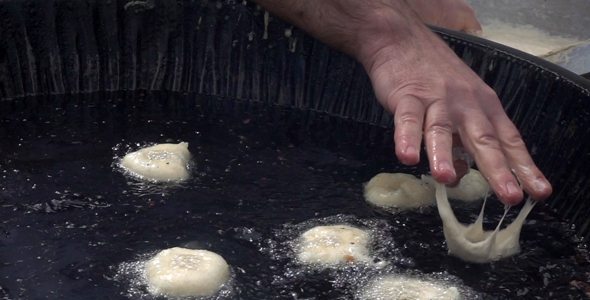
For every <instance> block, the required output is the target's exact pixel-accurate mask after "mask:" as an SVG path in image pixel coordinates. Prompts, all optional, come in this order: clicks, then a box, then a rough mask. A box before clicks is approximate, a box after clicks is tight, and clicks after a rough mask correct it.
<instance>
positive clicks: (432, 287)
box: [360, 276, 461, 300]
mask: <svg viewBox="0 0 590 300" xmlns="http://www.w3.org/2000/svg"><path fill="white" fill-rule="evenodd" d="M360 298H361V300H460V299H461V294H460V293H459V290H458V289H457V288H456V287H450V288H447V287H445V286H442V285H439V284H436V283H433V282H429V281H422V280H418V279H413V278H408V277H403V276H387V277H382V278H378V279H377V280H374V281H373V282H371V283H370V284H369V285H368V286H367V287H366V288H365V289H364V290H363V292H362V294H361V297H360Z"/></svg>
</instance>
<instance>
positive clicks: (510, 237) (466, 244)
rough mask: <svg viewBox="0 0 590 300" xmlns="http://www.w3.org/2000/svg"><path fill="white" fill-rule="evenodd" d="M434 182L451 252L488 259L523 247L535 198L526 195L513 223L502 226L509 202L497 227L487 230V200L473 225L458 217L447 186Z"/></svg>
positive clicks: (472, 259)
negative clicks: (521, 241)
mask: <svg viewBox="0 0 590 300" xmlns="http://www.w3.org/2000/svg"><path fill="white" fill-rule="evenodd" d="M435 185H436V204H437V207H438V213H439V215H440V217H441V219H442V221H443V232H444V235H445V240H446V241H447V246H448V248H449V254H451V255H454V256H456V257H458V258H461V259H463V260H465V261H469V262H475V263H485V262H489V261H493V260H497V259H500V258H503V257H508V256H511V255H514V254H516V253H518V252H519V251H520V244H519V239H520V230H521V229H522V225H523V223H524V220H525V219H526V217H527V215H528V214H529V213H530V212H531V210H532V209H533V207H534V206H535V203H536V202H533V201H532V200H530V199H527V200H526V203H525V204H524V206H523V207H522V209H521V210H520V213H519V214H518V216H517V217H516V219H515V220H514V221H513V222H512V224H510V225H509V226H508V227H506V228H505V229H503V230H499V229H500V225H501V224H502V221H503V220H504V217H506V213H507V212H508V209H509V207H508V206H507V207H506V210H505V211H504V215H503V216H502V219H501V220H500V222H499V223H498V226H497V227H496V230H494V231H484V230H483V212H484V208H485V205H486V201H485V200H484V203H483V206H482V208H481V212H480V213H479V216H478V217H477V220H476V221H475V223H473V224H470V225H465V224H461V223H459V222H458V221H457V218H455V214H454V213H453V210H452V208H451V205H450V204H449V200H448V198H447V191H446V189H445V186H444V185H442V184H440V183H435Z"/></svg>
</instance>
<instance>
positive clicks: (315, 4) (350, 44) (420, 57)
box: [257, 0, 552, 205]
mask: <svg viewBox="0 0 590 300" xmlns="http://www.w3.org/2000/svg"><path fill="white" fill-rule="evenodd" d="M408 1H413V0H408ZM415 1H422V0H415ZM448 1H450V0H448ZM257 2H258V3H260V4H262V5H264V6H265V7H266V8H267V9H269V10H270V11H272V12H273V13H275V14H277V15H279V16H280V17H283V18H284V19H286V20H287V21H289V22H291V23H293V24H295V25H296V26H299V27H301V28H302V29H304V30H306V31H308V32H309V33H310V34H312V35H313V36H315V37H316V38H318V39H320V40H322V41H323V42H325V43H327V44H329V45H331V46H333V47H335V48H338V49H340V50H342V51H345V52H347V53H349V54H351V55H352V56H354V57H355V58H356V59H357V60H359V61H360V62H361V63H362V64H363V66H364V67H365V69H366V70H367V73H368V74H369V77H370V78H371V81H372V84H373V88H374V90H375V94H376V96H377V99H378V100H379V102H380V103H381V104H382V105H383V106H384V108H385V109H387V110H388V111H389V112H391V113H392V114H394V118H395V133H394V140H395V151H396V155H397V157H398V158H399V160H400V161H401V162H402V163H404V164H408V165H412V164H416V163H418V162H419V160H420V147H421V140H422V133H424V144H425V147H426V151H427V154H428V159H429V163H430V169H431V172H432V175H433V177H434V178H435V179H436V180H437V181H438V182H441V183H445V184H453V183H455V182H456V181H457V180H458V179H459V178H460V177H461V176H462V175H461V174H457V172H456V171H455V168H454V167H453V157H452V148H453V143H455V145H456V146H462V147H464V148H465V149H466V151H467V152H468V153H469V154H470V155H471V156H472V157H473V158H474V159H475V162H476V163H477V166H478V168H479V170H480V172H481V173H482V174H483V175H484V177H485V178H486V179H487V180H488V182H489V183H490V186H491V187H492V189H493V190H494V192H495V193H496V195H497V196H498V198H499V199H500V200H501V201H502V202H503V203H505V204H509V205H514V204H517V203H519V202H520V201H522V199H523V191H522V190H521V188H520V186H519V181H520V182H521V183H522V187H523V188H524V191H525V192H527V193H528V194H529V195H530V196H532V197H533V198H535V199H537V200H542V199H545V198H547V197H548V196H549V195H550V194H551V192H552V188H551V185H550V184H549V182H548V181H547V179H545V177H544V175H543V174H542V173H541V171H540V170H539V169H538V168H537V167H536V166H535V164H534V162H533V160H532V158H531V157H530V155H529V153H528V151H527V149H526V147H525V144H524V142H523V140H522V138H521V136H520V134H519V132H518V130H517V129H516V127H515V126H514V124H513V123H512V122H511V120H510V119H509V118H508V116H507V115H506V113H505V112H504V109H503V108H502V105H501V103H500V101H499V99H498V97H497V95H496V94H495V92H494V91H493V90H492V89H491V88H490V87H489V86H487V85H486V84H485V83H484V82H483V81H482V80H481V79H480V78H479V77H478V76H477V74H475V73H474V72H473V71H472V70H471V69H470V68H469V67H467V65H465V64H464V63H463V61H461V59H459V58H458V57H457V56H456V55H455V53H454V52H453V51H452V50H451V49H450V48H449V47H448V46H447V45H446V44H445V43H444V42H443V41H442V40H441V39H440V38H439V37H438V36H436V35H435V34H434V33H433V32H432V31H430V30H429V29H428V28H427V27H426V26H425V25H424V24H423V23H422V20H421V19H420V18H419V17H418V15H417V14H415V13H414V11H413V10H412V9H411V8H410V7H409V6H408V5H407V4H406V2H405V1H404V0H367V1H358V0H322V1H316V0H257ZM453 137H454V138H453ZM512 170H514V174H513V173H512Z"/></svg>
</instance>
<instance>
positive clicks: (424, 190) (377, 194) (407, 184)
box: [365, 173, 435, 208]
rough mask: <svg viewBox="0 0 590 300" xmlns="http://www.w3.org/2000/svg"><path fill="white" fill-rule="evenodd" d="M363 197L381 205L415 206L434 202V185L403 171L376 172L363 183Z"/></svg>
mask: <svg viewBox="0 0 590 300" xmlns="http://www.w3.org/2000/svg"><path fill="white" fill-rule="evenodd" d="M365 198H366V199H367V201H369V202H371V203H373V204H375V205H377V206H381V207H408V208H415V207H421V206H427V205H433V204H434V203H435V198H434V186H431V185H429V184H427V183H425V182H423V181H422V180H420V179H418V178H416V177H414V176H413V175H410V174H403V173H381V174H377V175H376V176H375V177H373V178H371V180H370V181H369V182H368V183H367V184H366V185H365Z"/></svg>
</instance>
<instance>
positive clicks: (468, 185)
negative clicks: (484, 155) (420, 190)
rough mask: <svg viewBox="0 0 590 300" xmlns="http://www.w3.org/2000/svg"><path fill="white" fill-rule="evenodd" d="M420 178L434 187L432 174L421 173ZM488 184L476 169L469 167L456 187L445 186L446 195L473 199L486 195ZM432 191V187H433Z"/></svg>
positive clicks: (458, 198)
mask: <svg viewBox="0 0 590 300" xmlns="http://www.w3.org/2000/svg"><path fill="white" fill-rule="evenodd" d="M421 178H422V180H423V181H424V182H427V183H428V184H429V185H431V186H432V187H434V183H435V182H436V181H435V180H434V178H433V177H432V176H428V175H422V177H421ZM489 191H490V184H489V183H488V181H487V180H486V179H485V178H484V177H483V175H481V173H480V172H479V171H478V170H475V169H471V170H469V173H467V175H465V176H463V178H461V180H460V181H459V184H458V185H457V186H456V187H452V188H449V187H447V196H448V197H449V198H450V199H457V200H463V201H474V200H478V199H481V198H483V197H485V196H487V195H488V193H489ZM433 192H434V189H433Z"/></svg>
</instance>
